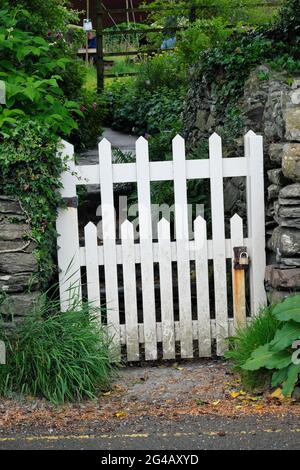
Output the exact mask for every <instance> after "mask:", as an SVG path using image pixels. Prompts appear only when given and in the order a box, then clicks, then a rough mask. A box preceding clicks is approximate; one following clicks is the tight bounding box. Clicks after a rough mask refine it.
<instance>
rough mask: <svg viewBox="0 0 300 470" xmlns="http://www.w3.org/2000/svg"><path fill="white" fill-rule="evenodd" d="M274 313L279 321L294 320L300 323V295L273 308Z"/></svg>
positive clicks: (289, 298)
mask: <svg viewBox="0 0 300 470" xmlns="http://www.w3.org/2000/svg"><path fill="white" fill-rule="evenodd" d="M273 313H274V315H275V316H276V317H277V318H278V320H281V321H289V320H294V321H295V322H298V323H300V295H295V296H293V297H288V298H287V299H285V300H284V301H283V302H282V303H280V304H278V305H276V306H275V307H274V308H273Z"/></svg>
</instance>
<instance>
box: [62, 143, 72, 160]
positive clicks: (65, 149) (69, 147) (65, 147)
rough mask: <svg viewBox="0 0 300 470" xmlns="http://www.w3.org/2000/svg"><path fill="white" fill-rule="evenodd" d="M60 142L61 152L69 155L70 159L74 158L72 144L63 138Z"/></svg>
mask: <svg viewBox="0 0 300 470" xmlns="http://www.w3.org/2000/svg"><path fill="white" fill-rule="evenodd" d="M60 144H61V146H62V153H63V156H64V157H66V156H69V157H70V159H73V158H74V145H72V144H70V142H67V141H66V140H64V139H61V141H60Z"/></svg>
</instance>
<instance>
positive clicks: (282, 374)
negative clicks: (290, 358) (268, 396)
mask: <svg viewBox="0 0 300 470" xmlns="http://www.w3.org/2000/svg"><path fill="white" fill-rule="evenodd" d="M288 371H289V367H285V368H284V369H280V370H276V371H275V372H274V373H273V375H272V387H278V385H281V384H282V383H283V382H284V381H285V380H286V379H287V376H288Z"/></svg>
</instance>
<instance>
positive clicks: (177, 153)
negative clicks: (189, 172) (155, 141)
mask: <svg viewBox="0 0 300 470" xmlns="http://www.w3.org/2000/svg"><path fill="white" fill-rule="evenodd" d="M172 149H173V161H181V160H185V140H184V138H183V137H181V135H179V134H177V135H176V136H175V137H174V139H173V140H172Z"/></svg>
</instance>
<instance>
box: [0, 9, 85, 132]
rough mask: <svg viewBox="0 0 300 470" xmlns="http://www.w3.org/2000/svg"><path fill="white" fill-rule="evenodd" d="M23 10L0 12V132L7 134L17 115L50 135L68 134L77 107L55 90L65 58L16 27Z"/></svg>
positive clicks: (73, 123) (64, 64) (42, 41)
mask: <svg viewBox="0 0 300 470" xmlns="http://www.w3.org/2000/svg"><path fill="white" fill-rule="evenodd" d="M28 15H29V13H28V12H26V11H25V10H18V9H17V10H12V11H11V10H9V8H8V5H7V4H5V5H4V6H3V7H1V10H0V38H1V40H0V71H1V72H0V79H1V80H3V81H4V82H5V84H6V92H7V97H6V105H0V131H1V132H2V134H3V133H6V134H7V133H9V129H10V128H11V126H12V125H14V124H16V122H17V120H18V118H19V116H28V117H34V118H35V120H37V121H39V122H41V123H42V124H43V125H48V126H50V128H51V129H52V130H53V132H58V131H59V132H61V133H64V134H68V133H69V132H70V131H71V130H72V129H73V128H75V127H76V125H77V124H76V121H75V119H74V114H80V111H79V109H78V106H77V104H76V103H75V102H74V101H70V100H68V99H66V98H65V96H64V94H63V92H62V90H61V89H60V87H59V81H60V80H61V77H60V76H59V75H58V72H59V71H61V70H64V68H65V66H66V64H67V63H68V61H69V59H67V58H63V57H61V56H60V55H59V54H58V50H57V49H56V48H55V46H54V45H51V43H48V42H47V41H46V40H45V39H43V38H42V37H39V36H36V35H34V34H32V33H30V32H27V31H23V30H22V29H20V28H19V23H20V21H21V20H22V19H24V18H25V19H26V18H28Z"/></svg>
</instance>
